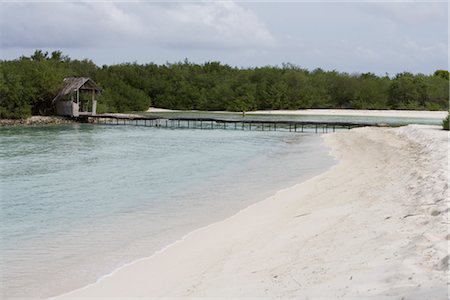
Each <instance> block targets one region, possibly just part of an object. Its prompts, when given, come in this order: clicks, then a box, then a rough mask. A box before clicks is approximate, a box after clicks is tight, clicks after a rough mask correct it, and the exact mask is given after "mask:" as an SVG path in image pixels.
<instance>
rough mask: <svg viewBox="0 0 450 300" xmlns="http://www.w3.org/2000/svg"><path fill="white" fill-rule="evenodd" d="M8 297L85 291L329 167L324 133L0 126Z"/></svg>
mask: <svg viewBox="0 0 450 300" xmlns="http://www.w3.org/2000/svg"><path fill="white" fill-rule="evenodd" d="M0 141H1V144H0V163H1V165H0V168H1V183H0V191H1V224H0V225H1V226H0V234H1V238H2V242H1V245H0V247H1V249H0V250H1V253H2V260H1V265H0V269H1V270H2V271H1V273H2V291H3V293H4V295H3V296H2V297H1V298H2V299H9V298H16V297H21V298H23V297H33V298H45V297H49V296H55V295H58V294H61V293H64V292H67V291H70V290H73V289H76V288H79V287H82V286H84V285H86V284H89V283H92V282H95V281H96V280H97V279H98V278H99V277H101V276H103V275H105V274H108V273H110V272H111V271H113V270H114V269H116V268H118V267H120V266H122V265H123V264H125V263H129V262H131V261H133V260H136V259H138V258H142V257H146V256H150V255H151V254H153V253H154V252H155V251H157V250H159V249H161V248H163V247H164V246H166V245H168V244H170V243H172V242H174V241H176V240H178V239H180V238H181V237H182V236H183V235H185V234H187V233H188V232H190V231H192V230H194V229H196V228H199V227H201V226H204V225H207V224H210V223H212V222H215V221H219V220H222V219H224V218H225V217H228V216H230V215H232V214H234V213H236V212H237V211H239V210H240V209H242V208H244V207H246V206H248V205H250V204H251V203H254V202H256V201H259V200H262V199H264V198H266V197H268V196H270V195H272V194H274V193H275V192H276V191H277V190H280V189H282V188H286V187H289V186H292V185H294V184H295V183H297V182H299V181H301V180H304V179H306V178H310V177H312V176H314V175H316V174H319V173H321V172H323V171H324V170H325V169H328V168H329V167H330V166H331V165H332V164H334V160H333V159H332V158H331V157H330V156H328V154H327V153H328V149H326V148H324V147H323V146H321V138H320V136H319V135H316V134H299V133H296V134H295V133H288V132H267V131H266V132H249V131H234V130H230V131H226V130H187V129H186V130H170V129H161V128H146V127H134V126H104V125H91V124H70V125H60V126H42V127H21V126H16V127H3V128H0Z"/></svg>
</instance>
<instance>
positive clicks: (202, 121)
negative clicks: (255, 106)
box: [78, 114, 381, 133]
mask: <svg viewBox="0 0 450 300" xmlns="http://www.w3.org/2000/svg"><path fill="white" fill-rule="evenodd" d="M78 119H80V121H84V122H89V123H93V124H103V125H117V126H118V125H132V126H144V127H155V128H168V129H203V130H206V129H223V130H247V131H288V132H315V133H327V132H334V131H336V130H339V129H352V128H356V127H366V126H381V125H379V124H373V123H351V122H326V121H317V122H316V121H271V120H251V119H248V120H245V119H244V118H242V119H237V120H234V119H219V118H184V117H177V118H164V117H158V116H138V115H115V114H100V115H84V116H80V117H79V118H78Z"/></svg>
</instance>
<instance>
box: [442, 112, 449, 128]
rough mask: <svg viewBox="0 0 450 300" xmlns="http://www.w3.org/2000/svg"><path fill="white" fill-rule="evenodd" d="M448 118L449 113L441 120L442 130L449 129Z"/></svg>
mask: <svg viewBox="0 0 450 300" xmlns="http://www.w3.org/2000/svg"><path fill="white" fill-rule="evenodd" d="M449 118H450V113H449V114H448V115H447V118H445V119H444V121H442V128H444V130H449Z"/></svg>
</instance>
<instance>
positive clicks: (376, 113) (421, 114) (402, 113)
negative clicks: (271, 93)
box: [147, 107, 448, 119]
mask: <svg viewBox="0 0 450 300" xmlns="http://www.w3.org/2000/svg"><path fill="white" fill-rule="evenodd" d="M147 112H153V113H158V112H200V111H197V110H190V111H185V110H171V109H165V108H155V107H150V108H149V109H148V110H147ZM210 112H211V113H223V114H230V113H232V112H229V111H210ZM245 114H247V115H299V116H301V115H303V116H360V117H391V118H425V119H445V118H446V117H447V114H448V112H446V111H429V110H363V109H299V110H256V111H249V112H246V113H245Z"/></svg>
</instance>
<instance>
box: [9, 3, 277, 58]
mask: <svg viewBox="0 0 450 300" xmlns="http://www.w3.org/2000/svg"><path fill="white" fill-rule="evenodd" d="M0 8H1V19H0V28H1V31H2V32H1V33H2V36H1V46H2V48H5V47H29V48H38V47H85V46H89V47H121V46H126V47H129V46H136V47H139V46H149V45H151V46H155V45H156V46H164V47H175V48H184V47H190V48H199V49H217V48H231V49H235V48H238V49H239V48H243V49H252V48H258V47H270V46H272V45H273V44H274V42H275V39H274V37H273V36H272V34H271V33H270V32H269V30H268V29H267V28H266V26H265V25H264V23H263V22H261V21H260V20H259V18H258V17H257V15H255V14H254V13H252V12H251V11H249V10H247V9H244V8H243V7H241V6H239V5H238V4H236V3H234V2H232V1H223V2H194V3H183V2H180V3H165V4H163V3H144V2H138V3H114V2H109V3H108V2H97V3H95V2H90V3H88V2H81V3H70V2H66V3H64V2H63V3H3V4H0Z"/></svg>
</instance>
